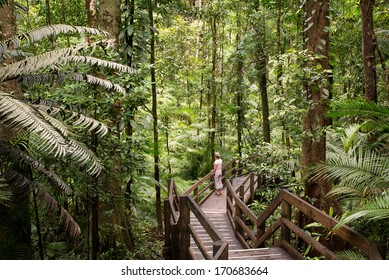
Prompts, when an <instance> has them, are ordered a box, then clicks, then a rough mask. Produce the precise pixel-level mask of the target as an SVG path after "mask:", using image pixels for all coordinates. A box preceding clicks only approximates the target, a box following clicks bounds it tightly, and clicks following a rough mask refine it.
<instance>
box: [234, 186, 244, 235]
mask: <svg viewBox="0 0 389 280" xmlns="http://www.w3.org/2000/svg"><path fill="white" fill-rule="evenodd" d="M238 191H239V198H240V199H241V200H242V201H243V200H244V186H240V187H239V189H238ZM238 218H239V219H240V220H242V209H240V207H239V206H238V204H237V203H235V217H234V219H235V231H236V232H237V233H239V234H240V235H242V234H243V229H242V227H241V226H240V224H239V223H238Z"/></svg>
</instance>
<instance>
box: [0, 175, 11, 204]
mask: <svg viewBox="0 0 389 280" xmlns="http://www.w3.org/2000/svg"><path fill="white" fill-rule="evenodd" d="M7 187H8V184H7V181H6V180H5V179H4V178H2V177H0V204H3V205H4V204H5V203H7V202H8V201H10V200H11V196H12V193H11V192H10V191H9V190H7V189H6V188H7Z"/></svg>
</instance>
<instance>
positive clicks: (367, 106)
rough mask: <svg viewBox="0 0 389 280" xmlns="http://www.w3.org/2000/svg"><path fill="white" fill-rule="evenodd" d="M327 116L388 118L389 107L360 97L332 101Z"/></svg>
mask: <svg viewBox="0 0 389 280" xmlns="http://www.w3.org/2000/svg"><path fill="white" fill-rule="evenodd" d="M328 116H329V117H333V118H335V117H350V116H364V117H378V118H381V119H382V118H385V119H388V118H389V108H388V107H385V106H380V105H378V104H377V103H375V102H372V101H368V100H365V99H363V98H360V99H348V100H341V101H337V102H333V103H332V104H331V109H330V110H329V111H328Z"/></svg>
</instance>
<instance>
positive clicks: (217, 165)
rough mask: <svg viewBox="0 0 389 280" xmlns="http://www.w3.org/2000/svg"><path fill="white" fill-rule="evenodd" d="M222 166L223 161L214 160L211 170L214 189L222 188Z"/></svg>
mask: <svg viewBox="0 0 389 280" xmlns="http://www.w3.org/2000/svg"><path fill="white" fill-rule="evenodd" d="M222 166H223V161H222V160H221V159H220V158H219V159H217V160H215V162H214V163H213V169H214V170H215V175H214V176H215V177H214V179H215V189H217V190H218V189H221V188H223V183H222Z"/></svg>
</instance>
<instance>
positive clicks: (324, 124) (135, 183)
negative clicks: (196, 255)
mask: <svg viewBox="0 0 389 280" xmlns="http://www.w3.org/2000/svg"><path fill="white" fill-rule="evenodd" d="M0 4H1V8H0V27H1V28H0V32H1V33H0V39H2V41H1V42H0V61H1V66H0V258H1V259H161V258H162V243H163V234H162V233H163V221H162V217H163V215H162V213H163V209H162V205H163V204H162V201H163V199H164V198H165V197H166V188H165V185H166V181H167V179H168V178H170V177H174V178H175V181H176V182H177V186H178V187H179V188H180V189H181V190H184V189H186V188H188V187H189V186H190V185H191V184H192V183H193V182H195V181H196V179H198V178H200V177H202V176H204V175H205V174H207V173H208V172H209V171H210V170H211V169H212V155H213V154H214V152H215V151H219V152H220V153H221V155H222V158H223V160H224V161H228V160H229V159H232V158H234V157H246V156H251V155H256V159H257V165H256V166H254V167H253V168H254V169H255V170H256V171H257V172H258V174H260V175H262V176H263V178H265V181H264V183H265V184H266V186H268V187H269V188H268V189H267V190H266V191H263V190H262V192H261V193H260V195H261V196H262V197H263V198H264V199H263V200H262V201H261V202H256V203H255V204H254V205H253V208H255V209H256V210H258V211H260V210H261V209H263V207H265V205H266V203H267V199H271V198H272V197H273V196H274V194H275V193H276V192H277V188H283V187H287V188H289V189H290V190H292V191H294V192H297V193H298V194H299V195H301V196H302V197H304V198H306V199H307V200H309V201H310V202H312V203H313V204H315V205H316V206H317V207H320V208H321V209H323V211H327V212H331V213H334V215H337V217H338V218H341V216H342V215H344V217H343V221H344V222H347V223H351V225H352V226H353V227H355V228H356V229H357V230H359V231H360V232H362V233H363V234H365V235H366V236H368V237H369V238H371V239H373V240H377V241H378V242H380V243H381V244H383V245H385V244H387V242H388V236H389V226H388V218H389V195H388V194H387V189H388V186H389V162H388V158H389V157H388V151H389V145H388V131H389V127H388V120H389V107H388V102H389V73H388V71H387V66H386V64H387V62H388V58H389V3H388V1H383V0H382V1H380V0H376V1H369V0H361V1H357V0H333V1H316V0H304V1H302V0H301V1H300V0H296V1H284V0H273V1H271V0H256V1H254V0H244V1H236V0H212V1H211V0H189V1H188V0H186V1H184V0H174V1H164V0H160V1H156V0H126V1H118V0H101V1H94V0H86V1H85V2H82V1H81V2H80V1H74V0H51V1H50V0H45V1H40V0H29V1H17V2H14V1H5V0H2V1H0ZM105 32H108V33H105ZM21 34H25V35H21ZM313 167H314V168H313ZM270 187H272V188H270Z"/></svg>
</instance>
